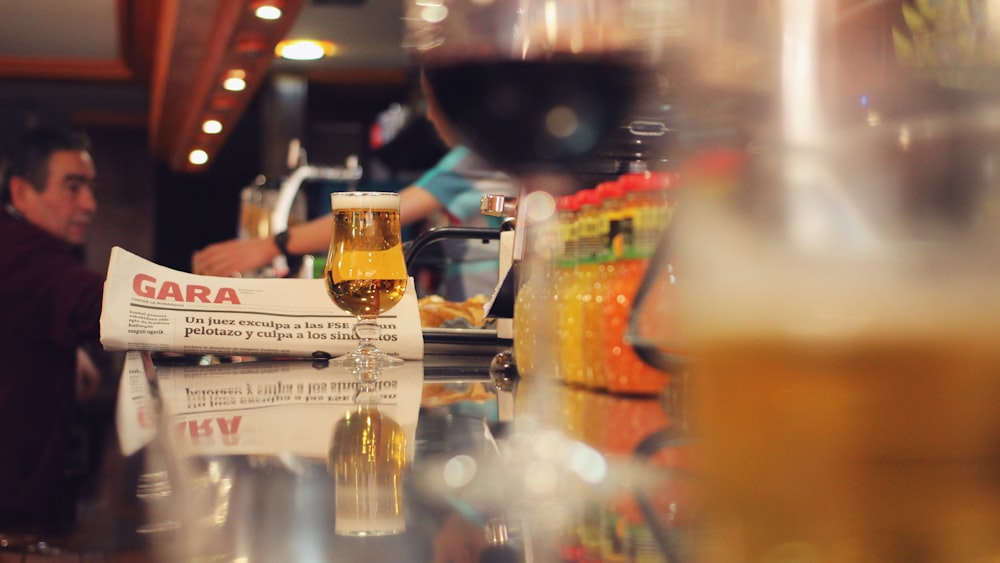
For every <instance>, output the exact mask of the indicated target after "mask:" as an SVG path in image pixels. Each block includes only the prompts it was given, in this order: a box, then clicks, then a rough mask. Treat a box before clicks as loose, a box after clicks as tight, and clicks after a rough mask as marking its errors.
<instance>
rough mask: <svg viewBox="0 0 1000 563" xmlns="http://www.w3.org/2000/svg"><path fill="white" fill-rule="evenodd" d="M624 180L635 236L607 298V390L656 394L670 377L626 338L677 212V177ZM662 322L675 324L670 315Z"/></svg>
mask: <svg viewBox="0 0 1000 563" xmlns="http://www.w3.org/2000/svg"><path fill="white" fill-rule="evenodd" d="M621 183H622V185H623V187H624V190H625V201H626V203H625V215H626V216H627V217H628V219H626V221H627V222H628V223H630V225H631V240H630V241H628V244H625V245H624V248H623V249H622V251H623V253H622V258H621V259H620V260H618V261H617V262H616V263H615V268H614V275H613V276H612V278H611V280H610V281H609V282H608V288H607V296H606V298H605V300H604V309H603V313H604V332H603V340H604V342H603V346H602V347H603V348H604V350H605V355H604V361H605V363H604V369H605V373H606V374H607V389H608V391H609V392H612V393H620V394H636V395H655V394H657V393H659V392H660V391H662V390H663V388H664V386H666V384H667V383H668V381H669V376H668V374H666V373H664V372H662V371H659V370H657V369H654V368H653V367H651V366H649V365H648V364H646V363H645V362H643V361H642V360H641V359H640V358H639V356H638V355H637V354H636V353H635V350H634V349H633V348H632V347H631V346H630V345H629V344H628V343H627V342H626V341H625V334H626V332H627V330H628V324H629V317H630V315H631V314H632V303H633V302H634V300H635V296H636V292H637V291H638V288H639V284H640V283H641V281H642V279H643V276H644V275H645V274H646V270H647V267H648V265H649V258H650V256H651V255H652V253H653V251H654V250H655V248H656V244H657V243H658V242H659V240H660V238H661V237H662V235H663V232H664V229H665V228H666V226H667V224H668V223H669V219H670V214H671V213H672V212H673V205H672V204H671V203H668V194H669V193H670V189H671V188H672V187H673V186H674V185H675V184H677V183H678V179H677V177H676V176H675V175H673V174H667V173H655V172H643V173H635V174H626V175H624V176H622V178H621ZM664 297H665V298H666V297H668V296H664ZM660 321H662V322H670V320H669V319H660Z"/></svg>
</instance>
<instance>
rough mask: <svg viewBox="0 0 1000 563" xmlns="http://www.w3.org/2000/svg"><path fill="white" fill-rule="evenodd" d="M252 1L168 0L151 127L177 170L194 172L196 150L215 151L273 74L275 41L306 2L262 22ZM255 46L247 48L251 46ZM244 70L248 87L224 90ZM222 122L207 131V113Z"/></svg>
mask: <svg viewBox="0 0 1000 563" xmlns="http://www.w3.org/2000/svg"><path fill="white" fill-rule="evenodd" d="M252 3H253V2H252V0H169V1H168V2H166V4H167V6H166V7H165V9H164V12H163V13H162V14H161V17H160V26H159V28H158V30H157V33H158V34H159V35H160V37H161V41H160V42H159V46H158V51H157V55H156V59H155V61H154V64H153V79H152V88H151V111H150V132H151V136H152V149H153V152H154V154H156V155H157V156H160V157H162V158H165V159H166V160H167V161H168V162H169V164H170V166H171V168H173V169H175V170H181V171H189V172H194V171H197V170H198V169H197V168H196V167H192V166H190V165H189V164H188V163H187V157H188V153H189V152H190V151H191V150H192V149H195V148H199V149H202V150H205V151H206V152H208V154H209V157H210V158H211V157H214V156H215V154H216V153H217V152H218V151H219V149H220V148H221V147H222V145H223V143H224V142H225V140H226V138H227V136H228V133H229V131H231V130H232V129H233V127H234V126H235V124H236V122H237V121H238V120H239V118H240V117H241V116H242V114H243V112H244V111H245V110H246V107H247V105H248V104H249V102H250V99H251V98H252V97H253V95H254V93H255V92H256V90H257V88H258V87H259V86H260V84H261V81H262V79H263V77H264V75H265V74H266V73H267V72H268V69H269V66H270V63H271V60H272V56H273V55H272V54H273V52H274V46H275V45H276V44H277V42H278V41H280V40H281V39H282V38H283V37H284V36H285V34H286V33H287V31H288V29H289V27H290V26H291V22H293V21H294V20H295V18H296V17H297V16H298V13H299V11H300V10H301V8H302V5H303V3H304V0H285V1H284V10H283V11H284V14H285V15H284V17H282V18H281V19H280V20H277V21H266V20H260V19H258V18H256V17H255V16H254V15H253V10H252V6H251V4H252ZM251 44H252V45H253V49H248V46H249V45H251ZM237 69H238V70H242V71H243V72H244V73H245V80H246V84H247V87H246V89H245V90H244V91H242V92H228V91H226V90H224V89H222V79H223V76H224V75H225V74H226V73H227V72H228V71H230V70H237ZM209 117H211V118H215V119H218V120H220V121H222V123H223V131H222V133H220V134H217V135H211V136H210V135H205V134H202V133H201V132H200V131H201V128H200V124H201V122H202V120H203V119H206V118H209Z"/></svg>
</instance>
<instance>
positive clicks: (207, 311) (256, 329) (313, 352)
mask: <svg viewBox="0 0 1000 563" xmlns="http://www.w3.org/2000/svg"><path fill="white" fill-rule="evenodd" d="M378 322H379V326H380V327H382V334H381V336H380V339H379V342H378V347H379V349H381V350H382V351H384V352H386V353H388V354H392V355H394V356H399V357H401V358H403V359H406V360H415V359H420V358H422V357H423V354H424V341H423V332H422V331H421V328H420V312H419V310H418V308H417V296H416V292H415V291H414V289H413V283H412V280H411V283H410V284H409V286H408V287H407V289H406V295H404V296H403V300H402V301H400V302H399V303H398V304H397V305H396V306H395V307H393V308H392V310H390V311H389V312H388V313H387V314H385V315H382V316H380V317H379V320H378ZM354 323H355V318H354V316H353V315H351V314H350V313H347V312H346V311H343V310H341V309H340V308H338V307H337V306H336V305H335V304H334V303H333V301H331V300H330V298H329V296H327V294H326V288H325V287H324V284H323V280H319V279H297V278H296V279H257V278H223V277H214V276H200V275H196V274H190V273H187V272H180V271H177V270H173V269H171V268H167V267H164V266H160V265H158V264H156V263H153V262H150V261H149V260H146V259H144V258H142V257H140V256H137V255H135V254H132V253H131V252H128V251H127V250H124V249H122V248H121V247H115V248H113V249H112V250H111V260H110V263H109V264H108V276H107V280H106V281H105V282H104V309H103V312H102V314H101V344H103V345H104V348H105V349H106V350H146V351H154V352H177V353H182V354H216V355H228V356H258V357H324V356H327V357H336V356H339V355H342V354H346V353H348V352H350V351H351V350H353V349H354V347H355V346H356V345H357V340H356V339H355V337H354V333H353V328H354Z"/></svg>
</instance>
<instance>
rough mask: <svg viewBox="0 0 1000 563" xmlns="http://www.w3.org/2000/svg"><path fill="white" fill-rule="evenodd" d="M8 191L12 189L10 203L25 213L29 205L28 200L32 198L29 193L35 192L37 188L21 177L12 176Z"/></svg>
mask: <svg viewBox="0 0 1000 563" xmlns="http://www.w3.org/2000/svg"><path fill="white" fill-rule="evenodd" d="M8 189H10V203H11V205H13V206H14V209H17V210H18V211H23V210H24V209H25V206H27V205H28V201H27V198H28V197H30V194H29V193H28V192H29V191H32V192H33V191H35V187H34V186H32V185H31V183H30V182H28V181H27V180H25V179H24V178H22V177H20V176H11V178H10V184H9V185H8Z"/></svg>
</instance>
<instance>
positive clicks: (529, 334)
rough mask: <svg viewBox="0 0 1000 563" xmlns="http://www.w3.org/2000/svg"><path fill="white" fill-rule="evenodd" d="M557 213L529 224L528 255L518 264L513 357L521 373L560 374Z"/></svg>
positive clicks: (528, 375) (526, 375)
mask: <svg viewBox="0 0 1000 563" xmlns="http://www.w3.org/2000/svg"><path fill="white" fill-rule="evenodd" d="M557 220H558V217H555V216H554V217H552V218H549V219H546V220H544V221H540V222H538V223H533V224H530V225H528V226H526V227H525V228H526V231H525V239H526V245H525V246H526V249H525V256H524V258H523V259H522V260H521V261H520V263H519V264H518V271H517V275H518V290H517V296H516V297H515V299H514V319H513V323H514V357H515V359H516V361H517V371H518V374H519V375H520V376H521V377H550V378H555V377H556V374H557V361H556V358H555V354H553V353H552V350H553V349H555V348H556V344H557V340H556V327H557V321H556V310H555V305H556V304H555V298H554V296H553V290H554V285H555V272H554V269H555V264H556V260H557V259H558V258H559V256H560V253H561V251H560V248H561V247H560V244H559V241H558V238H557V229H556V227H557V225H556V222H557Z"/></svg>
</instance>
